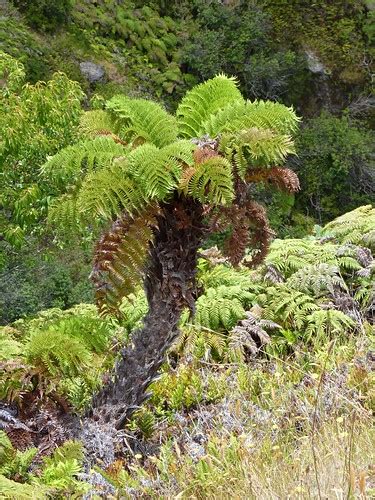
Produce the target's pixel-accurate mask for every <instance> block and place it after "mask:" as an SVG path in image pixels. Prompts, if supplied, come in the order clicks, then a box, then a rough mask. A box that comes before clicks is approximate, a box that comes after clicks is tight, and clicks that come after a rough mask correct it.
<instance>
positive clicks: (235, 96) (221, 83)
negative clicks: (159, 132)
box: [176, 75, 243, 138]
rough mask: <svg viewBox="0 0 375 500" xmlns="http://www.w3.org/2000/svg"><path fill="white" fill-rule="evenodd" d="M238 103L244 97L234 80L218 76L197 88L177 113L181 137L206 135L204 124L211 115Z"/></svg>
mask: <svg viewBox="0 0 375 500" xmlns="http://www.w3.org/2000/svg"><path fill="white" fill-rule="evenodd" d="M236 101H243V97H242V95H241V92H240V91H239V90H238V88H237V83H236V80H235V79H234V78H229V77H227V76H225V75H218V76H215V77H214V78H212V79H211V80H207V81H206V82H204V83H201V84H200V85H197V86H195V87H194V88H193V89H192V90H190V91H189V92H187V93H186V95H185V97H184V98H183V99H182V101H181V103H180V104H179V106H178V108H177V111H176V116H177V120H178V129H179V135H181V136H182V137H186V138H192V137H200V136H202V135H204V134H205V133H206V129H205V128H204V124H205V122H206V121H207V120H208V119H209V117H210V115H211V114H213V113H217V112H218V111H219V110H220V109H222V108H224V107H226V106H228V105H229V104H231V103H236ZM212 137H214V136H212Z"/></svg>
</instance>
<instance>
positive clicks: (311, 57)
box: [305, 50, 329, 75]
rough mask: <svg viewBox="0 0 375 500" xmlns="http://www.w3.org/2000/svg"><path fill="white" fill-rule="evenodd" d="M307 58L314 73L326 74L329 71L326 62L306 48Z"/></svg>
mask: <svg viewBox="0 0 375 500" xmlns="http://www.w3.org/2000/svg"><path fill="white" fill-rule="evenodd" d="M305 54H306V60H307V67H308V68H309V70H310V71H311V73H314V74H321V75H326V74H328V73H329V71H328V70H327V68H326V67H325V66H324V64H323V63H322V62H321V61H320V60H319V59H318V57H317V56H316V55H315V54H314V52H312V51H311V50H306V52H305Z"/></svg>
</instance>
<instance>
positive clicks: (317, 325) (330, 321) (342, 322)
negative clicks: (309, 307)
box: [306, 309, 356, 340]
mask: <svg viewBox="0 0 375 500" xmlns="http://www.w3.org/2000/svg"><path fill="white" fill-rule="evenodd" d="M306 322H307V328H306V340H310V339H311V338H312V337H317V336H319V335H332V336H334V335H341V334H343V333H346V332H349V331H351V330H353V329H354V328H355V326H356V324H355V322H354V321H353V320H352V319H351V318H350V317H349V316H347V315H346V314H344V313H343V312H341V311H336V310H334V309H328V310H324V309H323V310H317V311H313V312H312V313H311V314H310V315H309V316H307V317H306Z"/></svg>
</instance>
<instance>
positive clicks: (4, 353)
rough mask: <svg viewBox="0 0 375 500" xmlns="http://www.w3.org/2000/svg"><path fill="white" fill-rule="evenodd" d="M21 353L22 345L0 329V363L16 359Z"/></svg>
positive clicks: (3, 329)
mask: <svg viewBox="0 0 375 500" xmlns="http://www.w3.org/2000/svg"><path fill="white" fill-rule="evenodd" d="M21 353H22V344H21V343H20V342H18V341H17V340H15V339H14V338H12V337H11V335H9V333H8V332H7V331H6V328H1V327H0V361H6V360H8V359H14V358H17V357H18V356H19V355H20V354H21Z"/></svg>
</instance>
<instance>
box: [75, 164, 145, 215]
mask: <svg viewBox="0 0 375 500" xmlns="http://www.w3.org/2000/svg"><path fill="white" fill-rule="evenodd" d="M127 166H128V165H127V160H122V161H117V162H115V163H114V164H112V165H110V166H109V167H107V168H103V169H102V170H99V171H97V172H91V173H90V174H88V175H87V176H86V177H85V179H84V181H83V183H82V186H81V188H80V190H79V193H78V196H77V207H78V210H79V212H80V214H82V216H83V217H84V218H85V219H86V218H90V217H93V218H95V217H100V218H102V219H104V220H113V219H116V218H117V217H118V216H119V215H120V214H121V213H122V212H123V211H124V210H126V211H128V212H130V213H135V212H137V211H139V210H141V209H142V208H143V207H144V206H145V205H146V204H147V201H148V200H146V197H145V193H144V189H143V186H142V185H140V183H139V181H138V182H137V181H136V180H135V179H134V178H132V177H130V176H129V175H127V171H126V169H127Z"/></svg>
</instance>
